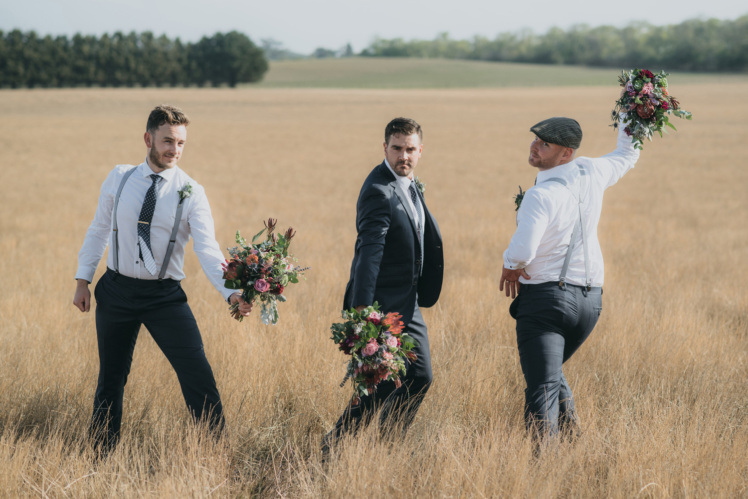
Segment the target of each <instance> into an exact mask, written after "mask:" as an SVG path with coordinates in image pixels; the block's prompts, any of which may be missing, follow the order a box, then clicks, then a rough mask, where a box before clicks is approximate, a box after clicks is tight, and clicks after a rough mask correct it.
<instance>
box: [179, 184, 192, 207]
mask: <svg viewBox="0 0 748 499" xmlns="http://www.w3.org/2000/svg"><path fill="white" fill-rule="evenodd" d="M178 194H179V202H180V203H181V202H182V201H184V200H185V199H187V198H188V197H190V196H192V185H190V183H189V182H187V183H186V184H185V185H184V187H182V189H180V190H179V192H178Z"/></svg>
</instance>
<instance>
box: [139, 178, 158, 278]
mask: <svg viewBox="0 0 748 499" xmlns="http://www.w3.org/2000/svg"><path fill="white" fill-rule="evenodd" d="M151 179H153V183H152V184H151V187H149V188H148V192H146V193H145V199H144V200H143V207H142V208H141V209H140V218H138V247H139V248H140V258H142V259H143V264H144V265H145V268H146V269H148V272H150V273H151V275H156V261H155V260H154V259H153V252H152V251H151V220H153V211H154V210H155V209H156V189H158V181H159V180H161V177H160V176H158V175H156V174H155V173H154V174H153V175H151Z"/></svg>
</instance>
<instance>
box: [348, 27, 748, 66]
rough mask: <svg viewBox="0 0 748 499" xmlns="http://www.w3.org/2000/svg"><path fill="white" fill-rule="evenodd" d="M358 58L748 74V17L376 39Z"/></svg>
mask: <svg viewBox="0 0 748 499" xmlns="http://www.w3.org/2000/svg"><path fill="white" fill-rule="evenodd" d="M360 55H363V56H371V57H440V58H447V59H472V60H481V61H505V62H525V63H539V64H574V65H584V66H603V67H656V68H665V69H667V70H668V71H671V70H680V71H696V72H703V71H718V72H745V71H746V70H748V15H745V16H742V17H740V18H738V19H736V20H734V21H729V20H728V21H720V20H717V19H709V20H699V19H692V20H688V21H684V22H682V23H680V24H674V25H668V26H654V25H651V24H648V23H641V22H640V23H632V24H629V25H628V26H626V27H624V28H616V27H613V26H600V27H594V28H593V27H590V26H587V25H578V26H574V27H572V28H571V29H569V30H566V31H565V30H562V29H559V28H553V29H551V30H549V31H548V32H547V33H545V34H544V35H535V34H533V33H532V32H531V31H528V30H525V31H521V32H519V33H502V34H500V35H498V36H497V37H496V38H494V39H493V40H491V39H488V38H486V37H481V36H476V37H474V38H473V39H472V40H454V39H451V38H450V37H449V35H448V34H446V33H443V34H441V35H439V36H437V37H436V38H435V39H434V40H410V41H405V40H403V39H402V38H394V39H376V40H375V41H374V42H373V43H372V44H371V45H370V46H369V47H367V48H366V49H364V50H363V51H362V52H361V54H360Z"/></svg>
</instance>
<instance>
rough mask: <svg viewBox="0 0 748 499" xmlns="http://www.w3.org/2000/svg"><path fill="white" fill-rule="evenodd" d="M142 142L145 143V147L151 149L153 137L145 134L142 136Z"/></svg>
mask: <svg viewBox="0 0 748 499" xmlns="http://www.w3.org/2000/svg"><path fill="white" fill-rule="evenodd" d="M143 140H144V141H145V146H146V147H147V148H148V149H151V148H153V136H151V134H150V133H148V132H145V135H143Z"/></svg>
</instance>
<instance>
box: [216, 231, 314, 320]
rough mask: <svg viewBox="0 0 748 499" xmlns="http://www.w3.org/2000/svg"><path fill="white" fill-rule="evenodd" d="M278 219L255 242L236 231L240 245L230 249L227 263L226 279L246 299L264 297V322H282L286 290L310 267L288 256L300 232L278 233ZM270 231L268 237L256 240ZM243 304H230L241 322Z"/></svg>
mask: <svg viewBox="0 0 748 499" xmlns="http://www.w3.org/2000/svg"><path fill="white" fill-rule="evenodd" d="M275 224H276V220H274V219H272V218H269V219H268V221H267V222H265V227H264V228H263V229H262V230H261V231H260V232H258V233H257V234H255V236H254V237H253V238H252V244H247V241H245V240H244V238H243V237H242V236H241V234H239V231H236V244H238V245H239V246H236V247H234V248H231V249H229V255H231V259H230V260H226V263H224V264H223V278H224V279H225V280H226V282H225V284H224V285H225V286H226V287H227V288H229V289H236V290H241V292H242V298H243V299H244V301H246V302H248V303H252V302H254V301H255V300H260V302H261V303H262V314H261V316H262V322H263V323H265V324H276V323H277V322H278V304H277V302H279V301H286V298H285V297H284V296H283V290H284V289H285V288H286V286H288V284H289V283H292V282H293V283H296V282H299V276H301V275H303V274H304V272H305V271H306V270H309V267H305V268H302V267H298V266H294V264H293V263H291V261H296V259H295V258H293V257H291V256H289V255H288V247H289V245H290V244H291V239H293V237H294V235H295V234H296V233H295V232H294V231H293V229H292V228H290V227H289V228H288V230H287V231H286V233H285V234H282V235H276V234H275V233H274V232H273V231H274V230H275ZM266 231H267V233H266V236H265V240H264V241H262V242H261V243H257V242H256V241H257V240H258V239H259V238H260V236H262V234H263V233H265V232H266ZM238 308H239V305H238V304H234V305H232V306H231V307H230V310H231V313H232V315H233V316H234V318H235V319H237V320H239V321H241V320H242V319H243V317H242V316H241V315H240V314H239V312H238Z"/></svg>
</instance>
